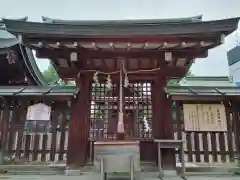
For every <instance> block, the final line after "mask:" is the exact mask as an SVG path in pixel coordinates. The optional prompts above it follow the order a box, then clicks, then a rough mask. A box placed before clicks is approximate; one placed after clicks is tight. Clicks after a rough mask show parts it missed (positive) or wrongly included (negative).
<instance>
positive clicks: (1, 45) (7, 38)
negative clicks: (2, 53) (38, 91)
mask: <svg viewBox="0 0 240 180" xmlns="http://www.w3.org/2000/svg"><path fill="white" fill-rule="evenodd" d="M13 46H19V50H20V51H21V54H22V56H23V61H24V64H25V66H26V68H27V70H28V71H29V73H30V75H31V77H32V78H33V80H34V83H35V84H36V85H47V83H46V81H45V80H44V78H43V76H42V73H41V72H40V70H39V68H38V66H37V64H36V61H35V58H34V56H33V53H32V51H31V50H30V49H28V48H27V47H24V46H23V45H22V44H21V42H20V40H19V39H18V38H16V37H15V36H14V35H12V34H11V33H9V32H7V31H6V30H3V29H0V49H8V48H11V47H13Z"/></svg>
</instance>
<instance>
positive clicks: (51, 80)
mask: <svg viewBox="0 0 240 180" xmlns="http://www.w3.org/2000/svg"><path fill="white" fill-rule="evenodd" d="M42 74H43V77H44V79H45V81H46V82H47V83H48V84H49V85H50V86H73V85H74V83H73V82H67V83H65V82H64V81H63V80H62V79H61V78H60V77H59V75H58V73H57V71H56V70H55V68H54V67H53V65H50V66H49V67H48V69H46V70H44V71H43V73H42Z"/></svg>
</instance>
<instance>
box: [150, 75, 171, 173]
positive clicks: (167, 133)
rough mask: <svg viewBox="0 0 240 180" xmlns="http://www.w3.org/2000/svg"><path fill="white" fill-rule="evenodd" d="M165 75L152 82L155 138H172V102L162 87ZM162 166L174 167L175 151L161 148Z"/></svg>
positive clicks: (164, 84) (165, 82)
mask: <svg viewBox="0 0 240 180" xmlns="http://www.w3.org/2000/svg"><path fill="white" fill-rule="evenodd" d="M166 84H167V79H166V78H165V77H158V78H157V79H156V80H155V81H154V82H153V84H152V111H153V122H152V123H153V126H152V127H153V129H152V130H153V137H154V138H156V139H173V138H174V134H173V133H174V132H173V124H172V102H171V99H168V97H167V94H166V92H165V91H164V89H163V88H164V87H165V86H166ZM162 157H163V158H162V162H163V164H162V167H163V168H164V169H173V168H175V152H174V150H172V149H163V150H162Z"/></svg>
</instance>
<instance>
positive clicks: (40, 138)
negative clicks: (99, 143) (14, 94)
mask: <svg viewBox="0 0 240 180" xmlns="http://www.w3.org/2000/svg"><path fill="white" fill-rule="evenodd" d="M20 110H21V109H20ZM19 112H20V111H19ZM19 112H18V110H16V112H15V110H14V111H13V109H12V110H11V109H10V110H6V109H3V110H2V111H1V148H2V149H3V150H4V151H5V153H6V154H8V155H9V157H11V158H15V159H24V160H28V161H42V162H48V161H65V160H66V153H67V145H68V127H67V120H66V116H67V115H66V114H67V113H66V110H65V109H64V111H63V110H61V109H55V110H54V111H53V112H52V115H51V127H50V128H48V129H49V130H48V131H46V132H44V133H41V132H39V131H38V129H40V126H39V125H36V128H35V130H36V132H38V133H30V132H26V131H25V130H24V124H25V117H26V112H25V111H21V112H22V113H19ZM60 115H61V123H60V124H59V116H60ZM16 122H18V123H17V125H16ZM59 127H60V128H59ZM174 129H175V133H174V138H175V139H184V140H186V143H185V147H184V149H185V159H186V162H194V163H195V162H199V163H201V162H202V163H203V162H206V163H214V162H218V163H225V162H232V161H234V156H235V155H236V144H235V142H236V141H235V134H234V132H232V131H228V132H185V131H184V130H183V128H174ZM93 132H94V133H93ZM106 136H107V134H106V133H105V132H104V131H103V130H102V129H97V128H96V129H95V130H94V131H91V132H90V138H91V139H95V140H99V139H106ZM138 138H142V140H143V141H144V140H148V141H152V137H151V132H150V133H145V132H142V133H140V137H138ZM90 149H91V148H90ZM176 152H177V154H178V151H176ZM89 154H91V153H89ZM176 158H177V156H176ZM90 159H91V158H90ZM177 159H178V158H177Z"/></svg>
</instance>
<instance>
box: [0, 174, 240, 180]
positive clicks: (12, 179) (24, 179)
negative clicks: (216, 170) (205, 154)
mask: <svg viewBox="0 0 240 180" xmlns="http://www.w3.org/2000/svg"><path fill="white" fill-rule="evenodd" d="M1 179H7V180H28V179H29V180H30V179H32V180H34V179H36V180H66V179H67V180H100V176H99V174H91V175H82V176H64V175H49V176H36V175H28V176H17V175H12V176H7V175H6V176H3V175H0V180H1ZM165 179H166V180H182V178H180V177H165V178H163V180H165ZM187 179H188V180H203V179H204V180H239V179H240V176H191V177H187ZM109 180H128V178H109ZM140 180H159V179H158V178H156V177H143V176H142V177H141V178H140Z"/></svg>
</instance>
